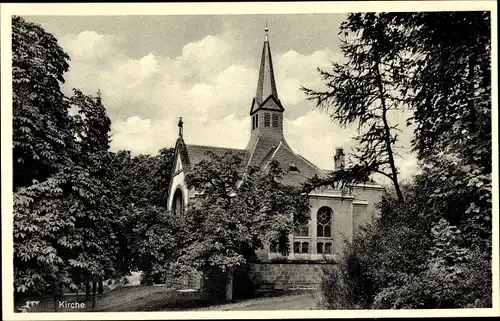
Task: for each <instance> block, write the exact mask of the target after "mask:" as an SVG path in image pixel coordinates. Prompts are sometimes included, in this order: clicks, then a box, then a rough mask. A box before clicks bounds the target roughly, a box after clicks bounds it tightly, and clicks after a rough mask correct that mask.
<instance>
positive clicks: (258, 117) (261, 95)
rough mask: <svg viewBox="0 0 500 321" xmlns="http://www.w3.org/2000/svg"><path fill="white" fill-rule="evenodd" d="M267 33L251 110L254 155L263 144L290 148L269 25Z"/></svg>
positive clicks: (251, 143) (250, 145)
mask: <svg viewBox="0 0 500 321" xmlns="http://www.w3.org/2000/svg"><path fill="white" fill-rule="evenodd" d="M265 32H266V35H265V40H264V47H263V48H262V57H261V61H260V69H259V77H258V81H257V90H256V93H255V97H254V98H253V100H252V105H251V108H250V117H251V122H252V126H251V134H250V141H249V142H248V145H247V147H246V150H247V151H248V152H250V154H253V150H254V149H255V148H257V145H262V144H264V145H266V146H267V147H268V148H269V147H277V146H278V145H280V144H282V145H286V146H287V147H289V146H288V143H287V142H286V140H285V137H284V135H283V113H284V111H285V108H283V105H282V104H281V101H280V100H279V98H278V91H277V89H276V81H275V79H274V70H273V59H272V56H271V46H270V45H269V37H268V32H269V29H268V27H267V23H266V28H265ZM254 165H257V164H254Z"/></svg>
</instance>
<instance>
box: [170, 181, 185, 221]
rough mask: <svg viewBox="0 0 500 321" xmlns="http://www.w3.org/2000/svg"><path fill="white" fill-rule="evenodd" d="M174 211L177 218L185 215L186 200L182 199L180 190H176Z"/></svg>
mask: <svg viewBox="0 0 500 321" xmlns="http://www.w3.org/2000/svg"><path fill="white" fill-rule="evenodd" d="M172 211H173V213H174V215H175V216H182V214H184V198H183V197H182V191H181V189H180V188H178V189H176V190H175V193H174V201H173V204H172Z"/></svg>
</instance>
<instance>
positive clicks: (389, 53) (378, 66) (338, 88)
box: [302, 13, 408, 201]
mask: <svg viewBox="0 0 500 321" xmlns="http://www.w3.org/2000/svg"><path fill="white" fill-rule="evenodd" d="M340 33H341V34H343V35H344V38H343V39H341V45H340V50H341V51H342V53H343V54H344V57H345V58H346V62H344V63H337V62H334V63H332V69H333V70H332V72H327V71H323V70H321V69H318V70H319V72H320V75H321V78H322V79H323V80H324V81H325V83H326V87H327V90H326V91H324V92H318V91H314V90H311V89H307V88H302V89H303V90H304V92H305V93H306V95H307V96H308V99H310V100H314V101H316V105H317V106H318V107H320V108H325V109H328V110H331V113H330V118H331V119H332V121H334V122H338V123H339V124H340V125H341V126H350V125H352V124H357V131H358V135H357V136H356V137H355V138H354V139H355V140H356V141H357V147H356V148H355V149H354V151H353V155H352V157H353V160H352V165H351V166H350V167H348V168H344V169H342V170H341V173H338V172H337V173H335V172H334V173H333V175H331V177H330V178H329V179H327V180H326V181H325V182H323V184H324V185H329V184H331V182H336V181H339V180H343V181H344V182H353V183H356V182H360V181H366V180H367V179H368V176H369V175H370V174H372V173H379V174H382V175H384V176H386V177H387V178H389V179H390V180H391V181H392V183H393V185H394V188H395V189H396V192H397V194H398V197H399V198H400V200H401V201H403V198H402V193H401V191H400V187H399V180H398V170H397V167H396V164H395V160H394V157H395V155H396V153H395V149H396V147H397V144H396V143H397V141H398V131H400V129H399V128H398V124H393V125H391V123H390V115H391V114H393V113H394V112H400V111H401V110H402V109H403V107H404V106H403V105H404V103H405V101H406V99H407V92H406V90H405V88H406V87H404V86H401V84H402V83H403V84H404V83H405V82H406V81H407V80H406V78H407V77H408V75H407V65H408V58H406V57H405V55H403V51H404V49H405V44H406V42H405V39H406V35H405V33H404V32H403V29H399V28H396V27H394V26H393V25H391V24H388V23H387V18H386V16H385V15H384V14H377V13H367V14H361V13H357V14H351V15H349V16H348V18H347V20H346V21H344V22H343V23H342V24H341V26H340ZM361 174H362V175H361ZM318 183H319V184H318ZM313 185H315V186H318V185H321V182H313Z"/></svg>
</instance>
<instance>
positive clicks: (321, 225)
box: [316, 206, 332, 245]
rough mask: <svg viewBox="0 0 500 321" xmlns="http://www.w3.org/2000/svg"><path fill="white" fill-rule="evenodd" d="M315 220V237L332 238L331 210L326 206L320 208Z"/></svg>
mask: <svg viewBox="0 0 500 321" xmlns="http://www.w3.org/2000/svg"><path fill="white" fill-rule="evenodd" d="M317 220H318V223H317V225H316V231H317V236H318V237H332V210H331V209H330V208H329V207H326V206H324V207H322V208H320V209H319V210H318V213H317ZM318 245H319V244H318Z"/></svg>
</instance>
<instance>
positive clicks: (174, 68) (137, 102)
mask: <svg viewBox="0 0 500 321" xmlns="http://www.w3.org/2000/svg"><path fill="white" fill-rule="evenodd" d="M345 17H346V15H345V14H342V13H338V14H283V15H269V14H267V15H243V14H238V15H206V16H203V15H194V16H193V15H192V16H187V15H184V16H182V15H171V16H169V15H162V16H159V15H156V16H24V18H25V19H26V20H28V21H31V22H35V23H39V24H41V25H42V26H43V27H44V29H45V30H46V31H48V32H50V33H52V34H53V35H54V36H55V37H56V38H57V39H58V42H59V44H60V45H61V47H62V48H63V49H64V50H65V51H66V52H67V53H68V54H69V56H70V57H71V61H70V63H69V64H70V70H69V72H68V73H66V74H65V80H66V82H65V83H64V85H63V91H64V92H65V93H66V94H67V95H70V94H71V90H72V88H79V89H81V90H82V91H83V92H84V93H87V94H95V93H96V92H97V90H100V91H101V93H102V98H103V104H104V106H105V107H106V110H107V113H108V116H109V117H110V118H111V121H112V129H111V134H112V143H111V149H112V150H113V151H117V150H122V149H127V150H131V151H132V153H133V154H134V155H137V154H151V155H155V154H157V152H158V150H159V149H161V148H164V147H174V145H175V141H176V139H177V133H178V128H177V121H178V118H179V117H181V116H182V118H183V121H184V140H185V141H186V143H187V144H200V145H212V146H220V147H233V148H245V146H246V144H247V142H248V140H249V137H250V126H251V120H250V116H249V111H250V104H251V102H252V98H253V96H254V95H255V91H256V86H257V75H258V68H259V62H260V57H261V52H262V46H263V41H264V34H265V33H264V27H265V23H266V20H267V23H268V26H269V41H270V46H271V52H272V58H273V64H274V72H275V77H276V86H277V90H278V96H279V98H280V100H281V102H282V103H283V105H284V107H285V114H284V117H285V120H284V132H285V137H286V139H287V141H288V142H289V144H290V145H291V147H292V148H293V149H294V150H295V151H296V152H298V153H299V154H301V155H302V156H304V157H306V158H307V159H308V160H310V161H311V162H313V163H314V164H316V165H317V166H319V167H320V168H324V169H331V168H333V163H334V162H333V155H334V153H335V148H344V149H345V151H346V152H349V150H350V149H351V148H352V147H353V146H354V141H353V140H352V136H353V135H354V134H355V130H354V129H353V128H340V127H339V126H338V125H337V124H335V123H332V122H331V121H330V118H329V115H328V112H327V111H324V110H319V109H317V108H315V105H314V102H312V101H308V100H307V99H306V96H305V95H304V93H303V92H302V91H301V90H300V86H305V87H308V88H312V89H316V90H323V89H325V86H324V83H323V81H322V80H321V78H320V76H319V74H318V71H317V68H318V67H319V68H322V69H324V70H327V71H328V70H329V68H331V67H330V66H331V62H334V61H340V60H341V59H342V57H343V56H342V54H341V52H340V49H339V43H340V41H339V36H338V32H339V25H340V23H341V22H342V21H343V20H344V19H345ZM405 117H406V116H405V115H395V116H394V117H393V122H398V123H400V126H401V129H403V132H402V133H401V134H400V137H401V139H402V141H401V146H400V147H398V152H399V153H400V154H401V156H400V157H399V158H398V166H399V168H400V171H401V174H402V176H403V178H405V177H409V176H410V175H411V174H413V173H414V172H415V171H416V169H417V165H416V160H415V157H414V155H412V154H411V153H410V152H409V151H410V139H411V136H412V130H411V128H407V127H406V125H405V122H404V119H405Z"/></svg>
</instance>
